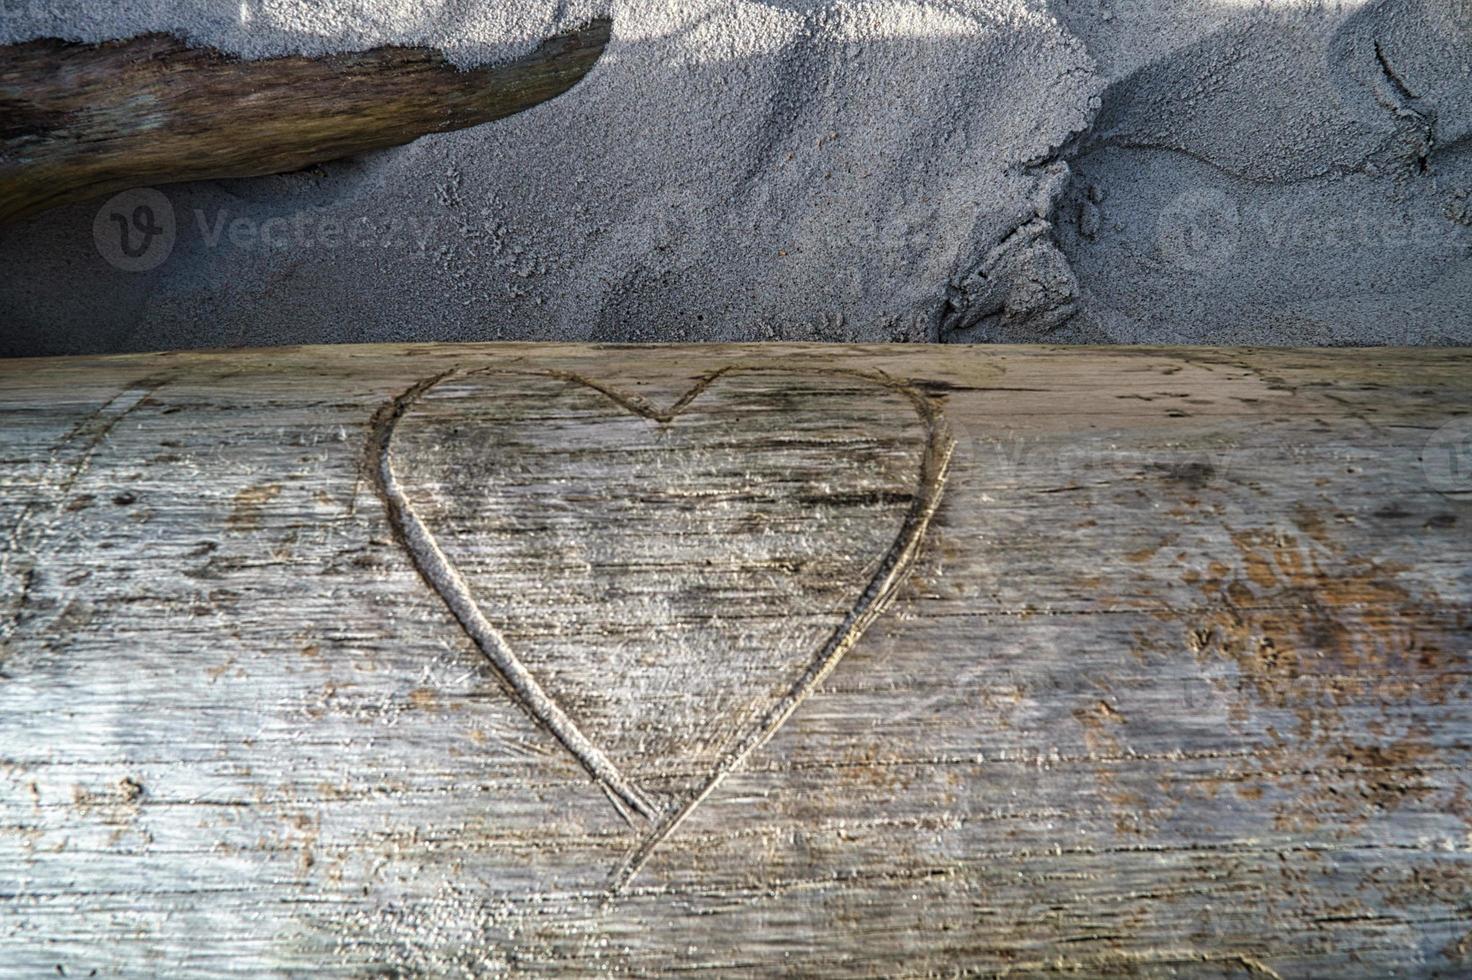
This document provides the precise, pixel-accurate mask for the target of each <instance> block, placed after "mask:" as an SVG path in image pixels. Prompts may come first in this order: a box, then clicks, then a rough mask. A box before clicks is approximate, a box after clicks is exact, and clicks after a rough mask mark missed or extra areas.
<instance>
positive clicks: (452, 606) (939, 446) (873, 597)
mask: <svg viewBox="0 0 1472 980" xmlns="http://www.w3.org/2000/svg"><path fill="white" fill-rule="evenodd" d="M456 373H457V372H456V371H454V370H450V371H445V372H441V373H440V374H437V375H433V376H431V377H428V378H425V379H423V380H421V381H419V382H417V383H416V384H414V385H413V386H411V387H410V388H409V389H408V390H406V391H405V392H404V393H402V394H401V395H399V396H398V397H397V398H395V399H393V400H392V401H390V402H389V403H387V404H386V405H385V406H384V407H383V408H381V409H380V410H379V412H378V413H377V415H376V416H375V418H374V422H373V425H372V427H371V428H372V433H373V436H372V439H371V441H370V446H369V453H370V455H371V457H372V458H373V459H374V460H375V461H376V462H375V465H374V468H373V472H374V476H375V478H376V480H377V488H378V491H379V495H380V496H381V497H382V499H383V501H384V505H385V508H386V511H387V513H388V515H389V519H390V523H391V525H392V526H393V528H394V532H395V535H396V537H397V538H398V540H399V541H400V543H401V544H402V545H403V546H404V548H405V550H406V551H407V552H408V554H409V556H410V559H411V560H412V561H413V563H414V565H415V567H416V569H418V571H419V573H420V576H421V577H422V578H423V579H424V581H425V583H426V584H427V585H429V587H430V588H431V589H432V590H433V591H435V592H436V593H437V594H438V595H439V596H440V598H441V599H442V601H443V602H444V603H445V605H446V607H447V608H448V609H449V610H450V612H451V613H452V614H453V615H454V616H455V618H456V620H457V621H458V622H459V623H460V625H461V626H462V627H463V628H464V629H465V631H466V633H467V634H468V635H469V636H470V638H471V639H472V640H473V641H474V642H475V644H476V646H477V647H478V648H479V649H480V650H481V652H482V653H483V654H484V655H485V656H486V658H487V659H488V660H490V662H491V663H492V665H493V666H494V667H495V668H496V669H497V671H498V672H499V673H500V675H501V677H502V679H503V680H504V681H505V683H506V685H507V686H508V687H509V689H510V691H511V692H512V694H513V695H514V696H515V697H516V698H517V699H518V701H519V702H520V703H521V705H522V706H523V708H524V709H525V710H526V711H527V712H528V713H529V714H530V715H531V716H532V717H533V718H534V719H535V720H536V721H537V722H539V723H540V724H541V725H543V726H544V727H545V728H546V729H547V730H548V731H549V732H550V733H551V734H552V735H553V736H554V737H555V738H556V739H557V740H558V741H559V742H560V743H561V744H562V745H563V746H564V747H565V748H566V749H567V750H568V752H569V753H570V754H571V755H572V756H573V757H574V758H575V759H576V760H577V761H578V762H579V763H580V764H581V765H582V766H583V768H584V769H586V770H587V772H588V773H589V774H590V775H591V776H592V777H593V778H594V779H595V780H596V781H597V782H598V784H599V785H600V787H601V788H602V789H603V791H604V793H605V794H607V795H608V796H609V798H610V800H611V801H613V802H614V805H615V808H616V809H617V810H618V812H619V815H620V816H622V817H623V818H624V819H625V820H629V814H628V813H627V812H626V810H625V807H627V808H628V809H630V810H632V811H633V812H634V814H636V815H638V816H639V817H642V818H643V819H644V820H646V821H650V822H652V823H653V824H654V827H653V828H652V830H650V831H649V833H648V834H647V836H646V837H645V838H644V839H643V840H642V841H641V842H640V843H639V845H638V846H637V847H636V848H635V849H634V850H633V851H632V852H631V853H630V854H629V856H628V857H627V858H626V859H625V861H624V862H623V863H622V864H621V865H620V866H619V867H618V868H617V869H616V870H615V871H614V873H613V875H612V876H611V877H610V879H609V886H608V894H609V895H610V896H614V895H617V894H618V893H619V892H620V891H622V890H623V888H625V887H626V886H627V885H628V883H629V882H630V881H632V880H633V878H634V876H635V875H637V874H638V872H639V869H640V868H641V867H642V866H643V865H644V863H645V862H646V861H647V860H648V859H649V857H650V855H651V854H653V852H654V850H655V849H656V848H657V847H658V846H659V844H660V843H661V842H662V841H664V840H665V839H667V838H668V837H669V836H670V835H671V834H672V833H674V832H675V831H676V830H677V829H678V828H679V826H680V824H681V823H682V822H683V821H684V820H685V819H686V818H687V817H688V816H689V815H690V814H691V813H692V812H693V811H694V810H695V809H696V808H697V807H698V806H699V805H700V804H701V803H702V802H703V801H704V800H705V799H706V798H708V797H709V796H710V794H711V793H712V792H713V791H714V790H715V789H716V787H717V786H719V785H720V783H721V781H722V780H724V779H725V778H726V776H728V775H729V774H730V773H731V772H732V771H734V770H735V769H736V768H737V767H739V766H740V765H741V763H742V762H743V760H745V759H746V758H747V757H748V756H749V755H750V754H751V753H752V752H754V751H755V750H756V749H758V748H759V747H760V746H761V745H762V744H763V743H765V742H766V741H767V739H769V738H770V737H771V736H772V734H773V733H774V732H776V731H777V729H779V728H780V727H781V726H782V724H783V723H784V722H785V721H786V720H787V719H788V718H789V717H791V715H792V713H793V712H794V711H796V710H797V708H798V706H799V705H800V704H801V703H802V702H803V700H804V699H806V698H807V696H808V695H809V694H810V693H811V692H812V690H813V689H814V688H815V687H817V686H818V685H819V684H821V683H822V681H823V680H824V678H826V677H827V676H828V675H829V674H830V673H832V671H833V669H834V668H835V667H836V666H837V665H838V663H839V661H841V660H842V659H843V657H844V655H845V654H846V653H847V652H848V651H849V650H850V649H852V647H853V646H854V644H856V643H857V642H858V640H859V638H860V637H861V636H862V635H863V633H864V631H865V630H866V629H867V628H868V627H869V625H870V624H871V623H873V622H874V620H876V619H877V618H878V617H879V616H880V615H881V614H882V613H883V612H884V610H885V608H886V607H887V606H888V604H889V603H890V601H891V600H892V599H893V598H894V595H895V593H896V592H897V591H898V589H899V587H900V585H901V584H902V583H903V582H904V580H905V576H906V574H907V573H908V571H909V569H910V567H911V565H912V563H913V561H914V559H915V556H916V554H917V553H918V552H919V549H920V544H921V541H922V540H923V538H924V535H925V530H926V527H927V526H928V525H929V523H930V519H931V517H932V516H933V515H934V514H935V511H936V508H937V507H938V506H939V504H940V498H941V493H942V491H943V488H944V485H945V473H946V468H947V466H948V464H949V460H950V455H951V451H952V448H953V446H954V440H953V439H952V436H951V433H950V429H949V427H948V425H947V424H946V421H945V418H944V416H943V414H942V413H941V411H940V409H939V407H938V406H937V404H936V403H935V401H934V400H933V399H931V398H930V397H928V396H927V395H926V394H925V393H924V392H923V391H921V390H920V389H919V388H918V387H916V386H915V385H913V384H909V383H905V382H902V381H898V380H896V379H894V378H892V377H890V376H889V375H886V374H883V373H882V372H870V371H857V370H840V369H828V370H823V369H816V368H810V367H793V366H785V365H761V366H752V365H731V366H726V367H722V368H719V369H717V370H714V371H712V372H710V373H708V374H706V375H704V376H703V377H701V378H700V379H699V380H698V381H697V382H696V383H695V384H694V385H692V386H691V387H690V388H689V389H687V390H686V391H685V392H684V393H683V394H682V395H681V396H680V397H679V398H677V399H676V400H675V401H674V402H672V403H671V404H670V405H669V406H668V407H666V408H659V407H658V406H656V405H654V404H652V403H650V402H649V401H647V400H646V399H644V398H642V397H641V396H639V395H637V394H634V393H631V392H626V391H622V390H620V389H618V388H615V387H613V386H611V385H608V384H605V383H603V382H600V381H596V380H593V379H590V378H588V377H586V376H584V375H581V374H576V373H573V372H568V371H561V370H556V369H545V370H527V369H516V368H500V367H498V368H487V369H480V370H476V371H470V372H465V374H464V375H463V376H466V377H469V376H474V375H488V374H511V375H523V376H535V377H549V378H556V379H560V380H564V381H567V382H569V383H571V384H578V385H582V386H584V387H587V388H590V389H593V390H594V391H597V392H599V393H600V394H602V395H604V396H605V397H607V398H608V399H610V400H611V401H613V402H614V403H615V404H617V405H619V406H620V407H622V408H624V409H625V410H627V411H629V412H630V413H632V414H636V415H639V416H641V417H643V418H645V419H648V420H650V421H652V422H655V423H658V424H660V425H668V424H671V423H673V422H674V421H675V420H676V419H677V418H678V417H679V416H680V414H681V413H682V412H684V411H685V409H686V408H688V407H689V406H690V405H691V404H692V403H693V402H694V401H695V400H696V399H697V398H698V397H700V395H701V394H702V393H703V392H705V391H706V390H707V389H709V388H710V386H711V385H713V384H715V383H716V381H718V380H719V379H721V378H722V377H725V376H728V375H731V374H736V373H751V374H778V373H784V374H796V375H823V376H829V377H833V376H837V377H845V378H852V379H854V380H858V381H862V382H864V383H868V384H873V385H877V386H880V387H883V388H886V389H889V390H891V391H893V392H895V393H897V394H900V395H902V396H904V397H905V398H906V399H907V400H908V401H909V402H910V404H911V405H912V407H913V408H914V411H915V413H916V415H917V416H918V418H919V419H920V421H921V422H922V423H923V425H924V429H925V433H926V444H925V450H924V454H923V456H922V458H921V462H920V466H919V472H918V474H917V486H916V492H915V495H914V497H913V500H912V502H911V505H910V509H909V512H908V513H907V514H906V517H905V520H904V522H903V524H902V525H901V527H900V530H899V533H898V535H897V536H896V538H895V540H894V542H893V543H892V544H891V546H890V548H889V549H888V551H886V552H885V553H884V555H883V556H882V558H881V559H880V560H879V562H878V563H877V567H876V568H875V570H874V572H873V574H872V576H871V577H870V579H869V581H868V582H867V584H866V586H865V588H864V589H863V591H862V592H861V593H860V594H859V597H858V599H857V600H856V601H855V603H854V604H853V606H852V607H851V608H850V609H849V610H848V612H847V614H846V615H845V616H844V618H843V620H842V621H841V622H840V623H839V624H838V626H837V627H836V628H835V629H834V631H833V632H832V634H831V635H830V636H829V637H828V639H827V640H826V641H825V642H824V644H823V645H822V646H821V647H820V648H819V649H818V650H817V651H816V653H815V655H814V658H813V660H812V661H811V662H810V663H809V664H808V666H807V667H806V669H805V670H804V671H803V673H802V674H801V675H800V676H799V677H798V678H797V679H796V680H795V681H794V682H793V684H792V685H791V687H790V688H788V690H787V691H786V692H785V693H784V694H783V695H782V697H781V698H780V699H779V700H777V701H776V703H774V704H773V705H772V706H771V707H770V708H769V709H768V710H767V711H766V712H765V713H764V714H763V715H762V716H761V717H760V718H759V719H758V720H757V722H756V724H755V725H753V726H752V727H751V728H750V729H749V730H748V731H747V732H746V733H745V734H744V735H742V736H741V737H740V738H739V739H738V740H737V741H736V743H735V744H734V745H733V746H731V747H729V748H728V749H726V750H725V752H724V753H723V754H722V755H721V757H720V758H719V760H718V761H717V762H716V764H715V765H714V766H713V767H712V769H711V770H710V771H709V772H708V773H707V774H706V775H705V777H704V779H703V781H702V782H701V784H700V788H699V789H698V791H697V792H696V793H695V794H694V795H693V796H692V797H691V798H690V799H688V800H687V801H686V802H684V803H683V804H682V805H680V806H679V807H677V808H676V809H674V810H673V811H671V812H669V813H664V812H662V811H661V809H660V808H659V807H658V806H657V805H656V804H654V803H653V802H652V801H651V800H650V799H649V798H648V797H647V796H646V795H645V794H643V793H642V792H640V790H639V789H638V788H637V787H636V786H634V785H633V783H632V782H631V781H630V780H629V779H628V778H627V777H626V776H625V775H624V774H623V773H622V772H621V771H620V770H619V768H618V767H617V765H615V764H614V762H613V761H612V760H611V759H610V758H609V757H608V755H607V754H606V753H605V752H604V751H603V750H602V749H601V748H599V747H598V746H597V745H595V744H594V742H593V741H592V740H591V739H589V738H588V737H587V736H586V735H585V734H584V733H583V731H582V730H581V728H579V726H578V725H577V723H576V722H575V721H574V720H573V719H572V718H571V717H570V716H569V715H568V714H567V712H566V711H564V710H563V708H562V707H561V705H560V704H558V702H557V700H556V699H555V698H553V697H552V696H551V695H549V694H548V693H547V692H546V690H545V689H544V688H543V687H542V686H541V684H540V683H538V681H537V680H536V678H535V677H534V676H533V675H532V673H531V671H529V670H528V669H527V668H526V666H525V665H524V664H523V663H522V662H521V660H520V658H518V657H517V656H516V654H515V652H514V651H513V650H512V649H511V647H510V645H509V644H508V643H507V642H506V639H505V637H504V636H502V634H501V632H500V631H498V630H497V629H496V628H495V627H494V626H493V625H492V624H491V623H490V622H489V620H487V619H486V617H485V615H484V614H483V613H482V612H481V610H480V606H479V604H478V603H477V602H476V599H475V597H474V595H473V594H472V593H471V591H470V587H469V585H468V584H467V583H466V582H465V580H464V578H463V576H462V575H461V573H460V572H459V570H458V569H456V567H455V566H454V563H453V562H451V561H450V559H449V558H448V557H447V556H446V555H445V553H444V552H443V550H442V549H441V548H440V546H439V543H438V542H437V541H436V539H435V536H434V534H433V533H432V532H431V531H430V530H429V529H428V528H427V527H426V526H425V524H424V523H423V521H422V520H421V519H420V517H419V516H418V515H417V514H416V513H415V511H414V508H413V506H412V505H411V503H410V501H409V499H408V497H407V496H406V495H405V493H404V491H403V489H402V487H401V486H400V484H399V482H398V479H397V476H396V475H395V473H394V468H393V460H392V446H393V435H394V431H395V427H396V426H397V424H398V423H399V421H400V420H401V419H402V418H403V417H404V416H405V415H406V414H407V413H408V412H409V411H410V410H411V409H412V407H413V406H414V404H415V403H416V402H417V401H418V400H419V399H421V398H422V397H424V396H425V395H426V394H427V393H428V392H429V391H430V390H431V389H433V388H434V387H435V386H437V385H439V384H440V383H442V382H444V381H446V380H448V379H449V378H451V377H453V376H455V375H456Z"/></svg>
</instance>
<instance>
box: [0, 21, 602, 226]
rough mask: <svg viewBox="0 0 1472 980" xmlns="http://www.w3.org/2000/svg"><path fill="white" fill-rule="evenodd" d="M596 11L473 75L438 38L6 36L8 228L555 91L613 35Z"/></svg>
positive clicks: (3, 112)
mask: <svg viewBox="0 0 1472 980" xmlns="http://www.w3.org/2000/svg"><path fill="white" fill-rule="evenodd" d="M609 28H610V24H609V21H608V20H606V19H605V20H597V21H594V22H592V23H590V24H588V25H587V26H585V27H582V28H579V29H578V30H576V31H573V32H571V33H568V34H564V35H560V36H558V37H554V38H551V39H549V40H548V41H546V42H545V43H544V44H542V45H541V46H540V47H539V48H537V50H536V51H534V52H533V53H531V54H530V55H527V56H526V57H524V58H520V59H518V60H515V61H512V62H509V63H507V64H504V65H495V66H491V67H487V68H477V69H473V70H469V71H461V70H460V69H457V68H456V67H455V66H454V65H452V64H450V63H449V62H447V61H446V60H445V58H444V56H443V55H442V54H440V53H439V52H438V51H434V50H431V49H426V48H408V47H383V48H376V49H374V50H372V51H366V52H362V53H358V54H341V55H332V56H329V57H319V58H307V57H286V58H267V59H262V60H257V61H242V60H241V59H239V58H235V57H231V56H229V55H225V54H222V53H221V52H219V51H215V50H213V49H209V48H195V47H190V46H189V45H188V44H186V43H185V42H183V41H181V40H179V39H178V38H174V37H170V36H168V35H163V34H149V35H144V36H141V37H136V38H131V39H128V40H125V41H115V42H110V43H107V44H78V43H74V42H69V41H60V40H55V39H47V40H39V41H30V42H27V43H25V44H14V45H7V46H3V47H0V223H3V222H7V221H13V220H16V219H18V218H23V217H26V216H28V215H32V214H35V213H37V212H39V211H43V210H45V209H46V208H51V207H56V206H57V205H60V204H66V203H69V202H71V201H79V200H86V199H87V198H89V197H98V196H101V195H104V194H110V193H112V192H114V191H121V190H125V189H128V188H132V187H139V186H142V185H145V184H166V183H173V182H177V181H184V180H203V179H211V178H219V177H255V176H260V175H263V174H274V173H285V172H289V171H292V170H299V169H301V168H302V167H305V166H308V165H309V164H312V163H319V162H321V161H323V160H332V159H336V158H338V157H344V156H350V155H352V154H354V153H363V152H366V151H368V150H378V149H383V148H385V147H389V146H398V145H399V144H402V143H408V142H410V141H411V140H414V139H417V138H419V137H420V136H423V135H425V134H426V133H442V132H446V131H448V130H452V129H463V128H465V127H467V126H475V125H478V124H480V123H484V122H490V121H491V120H494V119H500V118H502V117H503V116H509V115H511V114H512V113H516V112H520V111H521V110H523V109H526V108H529V107H531V106H533V105H536V104H537V103H539V102H544V101H546V100H547V99H550V98H552V97H554V96H556V95H559V94H561V93H562V92H565V91H567V90H568V89H569V88H571V87H572V86H573V85H574V84H575V83H576V82H577V81H578V80H579V79H580V78H582V77H583V76H584V75H585V74H587V72H588V70H589V69H591V68H592V67H593V64H594V62H596V61H597V60H598V57H599V56H600V55H601V54H602V53H603V48H604V46H605V45H606V44H607V43H608V35H609Z"/></svg>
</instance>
